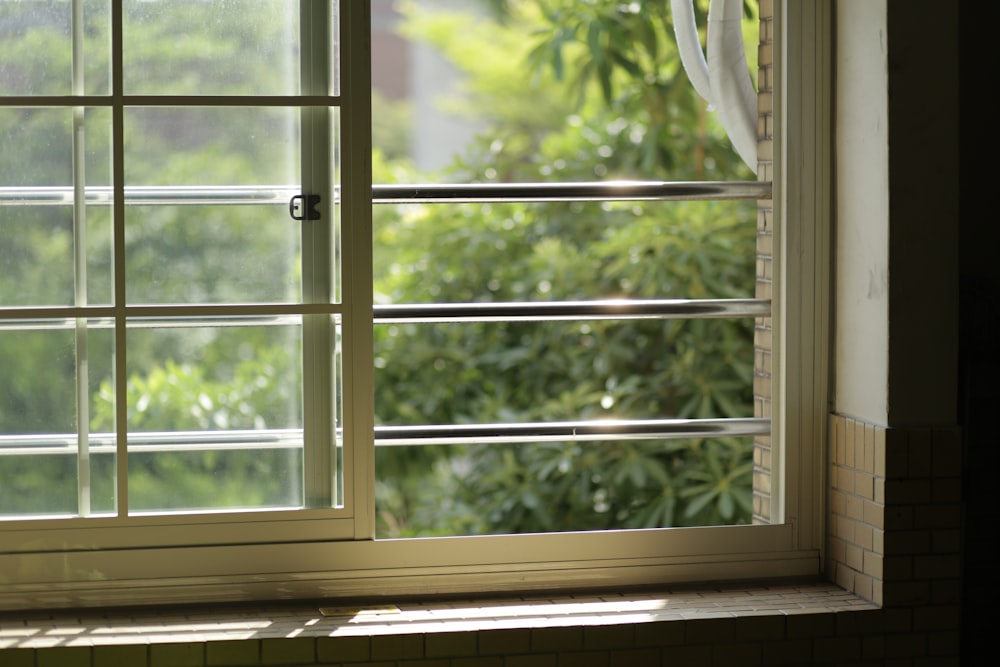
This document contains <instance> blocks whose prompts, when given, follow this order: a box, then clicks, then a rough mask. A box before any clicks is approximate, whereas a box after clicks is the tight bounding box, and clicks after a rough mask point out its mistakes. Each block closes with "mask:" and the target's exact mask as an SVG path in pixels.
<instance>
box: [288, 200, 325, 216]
mask: <svg viewBox="0 0 1000 667" xmlns="http://www.w3.org/2000/svg"><path fill="white" fill-rule="evenodd" d="M319 203H320V196H319V195H295V196H294V197H292V198H291V199H290V200H288V215H290V216H292V220H320V219H321V216H320V213H319V211H318V210H317V209H316V207H317V206H319Z"/></svg>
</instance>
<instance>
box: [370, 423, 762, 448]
mask: <svg viewBox="0 0 1000 667" xmlns="http://www.w3.org/2000/svg"><path fill="white" fill-rule="evenodd" d="M770 432H771V422H770V420H769V419H753V418H747V419H648V420H607V421H602V420H597V421H575V422H538V423H527V424H454V425H444V426H441V425H434V426H376V427H375V444H376V445H382V446H398V445H455V444H490V443H528V442H568V441H578V440H587V441H593V440H664V439H677V438H709V437H711V438H718V437H739V436H755V435H767V434H769V433H770Z"/></svg>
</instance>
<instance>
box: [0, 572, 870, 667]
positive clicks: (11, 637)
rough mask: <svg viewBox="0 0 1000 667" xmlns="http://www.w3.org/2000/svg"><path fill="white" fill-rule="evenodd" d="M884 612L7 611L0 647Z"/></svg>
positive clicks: (516, 608) (825, 600) (811, 595)
mask: <svg viewBox="0 0 1000 667" xmlns="http://www.w3.org/2000/svg"><path fill="white" fill-rule="evenodd" d="M877 608H878V607H877V606H876V605H875V604H873V603H871V602H869V601H867V600H864V599H862V598H860V597H858V596H856V595H854V594H853V593H850V592H848V591H845V590H843V589H841V588H839V587H837V586H835V585H833V584H830V583H825V582H819V583H808V584H777V585H770V586H768V585H761V586H755V587H746V586H740V587H716V588H705V587H699V588H678V589H669V590H667V589H664V590H659V591H642V592H627V593H621V594H600V593H596V594H595V593H591V594H580V595H564V596H557V597H547V596H521V597H508V598H496V599H449V600H440V601H401V602H399V603H388V602H385V601H379V602H375V603H372V604H359V605H348V604H343V603H341V602H331V603H326V602H323V603H319V604H312V605H306V604H301V603H296V604H292V605H285V604H276V605H270V606H266V607H248V606H225V607H218V608H213V607H189V608H184V609H175V608H170V609H141V610H119V609H113V610H85V611H77V612H71V613H70V612H34V611H32V612H25V613H22V614H11V613H5V614H3V615H0V649H48V648H54V647H99V646H127V645H156V644H177V643H183V644H189V645H190V644H207V643H210V642H228V641H248V640H258V641H261V642H267V641H268V640H287V639H301V638H323V637H325V638H332V637H378V636H387V635H411V634H426V635H432V634H437V633H461V632H471V631H490V630H503V629H535V628H560V627H561V628H566V627H584V626H610V625H625V624H640V623H656V622H668V621H695V620H697V619H720V618H738V617H744V616H773V617H787V616H792V615H803V614H825V613H836V612H844V611H862V610H873V609H877ZM321 609H322V610H323V611H324V612H325V613H322V612H321ZM2 662H3V661H2V660H0V663H2Z"/></svg>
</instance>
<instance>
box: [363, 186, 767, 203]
mask: <svg viewBox="0 0 1000 667" xmlns="http://www.w3.org/2000/svg"><path fill="white" fill-rule="evenodd" d="M372 198H373V200H374V201H375V202H376V203H379V204H406V203H428V204H430V203H440V202H472V203H475V202H484V203H485V202H553V201H685V200H686V201H706V200H715V199H770V198H771V184H770V183H768V182H764V181H689V182H680V181H678V182H668V181H604V182H593V183H589V182H583V183H468V184H461V183H457V184H425V185H375V186H372Z"/></svg>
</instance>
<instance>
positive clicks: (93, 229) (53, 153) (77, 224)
mask: <svg viewBox="0 0 1000 667" xmlns="http://www.w3.org/2000/svg"><path fill="white" fill-rule="evenodd" d="M110 124H111V112H110V110H108V109H95V108H87V109H76V110H74V109H23V108H22V109H16V108H10V109H0V154H3V155H4V156H9V157H10V159H6V160H3V161H0V306H54V305H85V304H86V303H90V304H108V303H110V302H111V294H112V287H111V263H112V261H111V257H112V242H111V233H112V232H111V230H112V218H111V207H110V205H109V204H110V190H111V168H110V163H111V159H110V157H111V155H110V153H111V148H110V135H111V131H110ZM74 128H76V129H75V131H74ZM74 183H78V184H79V185H80V186H81V188H82V187H83V186H84V185H85V186H86V190H85V191H84V190H82V189H81V190H80V191H79V192H77V191H76V190H75V189H74ZM78 196H79V197H81V198H83V197H85V198H86V200H87V202H88V204H86V205H83V204H82V201H83V200H82V199H81V202H80V204H79V205H75V204H74V200H75V199H76V198H77V197H78ZM74 206H76V209H75V210H76V215H75V216H74ZM77 247H82V248H85V252H84V253H82V259H81V260H80V261H79V263H78V261H77V252H76V249H77Z"/></svg>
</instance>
